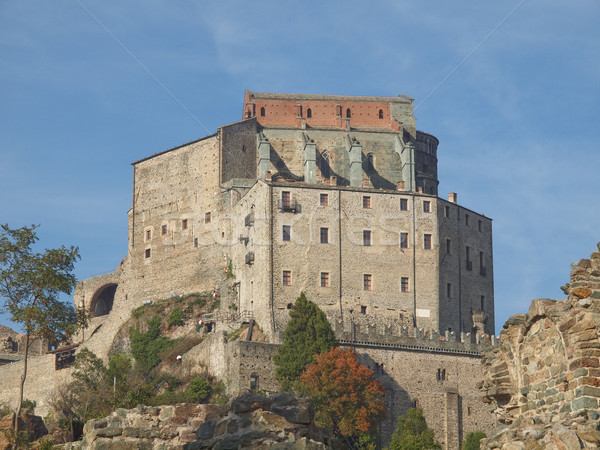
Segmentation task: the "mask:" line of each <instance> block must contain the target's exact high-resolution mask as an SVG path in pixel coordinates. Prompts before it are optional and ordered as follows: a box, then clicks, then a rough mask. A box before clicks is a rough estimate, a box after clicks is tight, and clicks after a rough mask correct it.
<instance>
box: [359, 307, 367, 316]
mask: <svg viewBox="0 0 600 450" xmlns="http://www.w3.org/2000/svg"><path fill="white" fill-rule="evenodd" d="M360 313H361V314H366V313H367V307H366V306H361V307H360Z"/></svg>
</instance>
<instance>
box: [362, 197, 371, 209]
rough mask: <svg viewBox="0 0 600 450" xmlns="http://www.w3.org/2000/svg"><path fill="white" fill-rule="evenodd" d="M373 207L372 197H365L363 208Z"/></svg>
mask: <svg viewBox="0 0 600 450" xmlns="http://www.w3.org/2000/svg"><path fill="white" fill-rule="evenodd" d="M370 207H371V197H369V196H368V195H365V196H363V208H366V209H369V208H370Z"/></svg>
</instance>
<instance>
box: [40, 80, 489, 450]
mask: <svg viewBox="0 0 600 450" xmlns="http://www.w3.org/2000/svg"><path fill="white" fill-rule="evenodd" d="M438 144H439V142H438V139H437V138H436V137H435V136H433V135H431V134H428V133H425V132H422V131H418V130H417V128H416V121H415V117H414V115H413V100H412V99H411V98H409V97H406V96H403V95H400V96H398V97H354V96H334V95H295V94H272V93H257V92H250V91H246V93H245V96H244V103H243V110H242V120H241V121H239V122H235V123H231V124H229V125H224V126H222V127H220V128H219V129H218V131H217V132H216V133H215V134H212V135H210V136H206V137H204V138H201V139H199V140H197V141H194V142H190V143H188V144H184V145H181V146H178V147H175V148H172V149H169V150H166V151H163V152H161V153H157V154H154V155H152V156H149V157H147V158H144V159H141V160H139V161H136V162H134V163H133V199H132V205H131V209H130V210H129V212H128V225H129V226H128V232H129V246H128V249H127V254H126V256H125V258H124V259H123V261H122V262H121V263H120V265H119V266H118V268H117V270H115V272H113V273H110V274H106V275H102V276H99V277H94V278H91V279H88V280H83V281H81V282H80V283H78V286H77V289H76V292H75V296H74V301H75V304H76V305H78V306H85V307H86V308H88V309H89V311H90V313H91V315H92V317H93V319H92V327H91V330H89V331H86V335H87V336H86V340H85V341H84V343H85V345H86V346H87V347H89V348H90V349H92V350H93V351H95V352H96V353H98V354H99V355H103V356H105V357H106V354H107V352H108V349H109V348H110V345H111V343H112V339H113V338H114V336H115V334H116V332H117V330H118V329H119V327H120V326H121V324H122V323H123V322H124V321H125V320H127V319H128V318H129V316H130V313H131V311H132V310H133V309H134V308H137V307H139V306H140V305H142V303H143V302H145V301H155V300H159V299H164V298H168V297H171V296H176V295H183V294H187V293H192V292H205V291H214V292H215V293H216V294H217V295H221V296H222V298H226V301H224V302H222V303H228V305H229V306H230V309H229V311H218V312H216V313H215V314H213V315H212V316H210V317H207V318H206V321H207V324H209V325H210V328H211V330H212V332H211V333H209V335H208V336H207V338H206V339H205V341H204V342H203V343H202V344H201V346H202V348H199V349H197V350H196V351H195V352H190V354H193V355H196V356H195V357H196V358H197V361H198V362H201V363H204V364H206V365H207V366H208V368H209V370H210V371H212V372H213V373H214V374H215V375H219V376H221V377H223V378H224V379H227V380H229V381H230V385H229V389H230V391H231V392H240V391H243V390H244V389H248V388H250V386H251V385H250V383H251V382H252V383H254V385H256V384H257V383H260V388H261V389H263V390H265V391H270V390H276V389H277V388H278V385H277V382H276V380H275V379H274V376H273V366H272V362H271V359H270V358H271V356H272V354H273V353H274V352H275V351H276V348H277V345H278V344H279V343H280V342H281V336H282V331H283V330H284V328H285V326H286V323H287V321H288V318H289V314H288V310H289V308H290V307H291V305H292V304H293V302H294V301H295V299H296V298H297V297H298V296H299V294H300V293H301V292H304V293H305V294H306V296H307V298H308V299H310V300H312V301H313V302H315V303H316V304H317V305H318V306H319V307H320V308H321V309H322V310H323V311H324V312H325V313H326V315H327V317H328V318H329V320H330V322H331V323H332V325H333V327H334V329H335V330H336V336H337V338H338V342H339V343H340V345H346V346H351V347H354V348H355V349H356V350H357V351H358V353H359V354H360V357H361V362H363V363H364V364H365V365H367V366H368V367H369V368H371V369H372V370H374V372H375V376H376V377H377V379H378V380H379V381H381V382H382V383H383V384H384V386H385V388H386V398H385V400H386V403H387V404H388V416H387V419H386V420H385V421H384V423H382V424H381V427H380V433H381V439H382V441H381V442H384V443H385V442H387V439H389V436H390V435H391V433H392V432H393V430H394V427H395V423H396V421H397V418H398V416H399V415H400V414H404V413H405V412H406V410H407V409H408V408H410V407H412V406H415V405H417V406H419V407H421V408H423V410H424V413H425V416H426V417H427V420H428V422H429V423H430V426H431V427H432V428H433V429H434V430H435V431H436V436H437V439H438V440H439V441H441V442H443V443H444V446H445V448H458V446H459V443H460V441H461V440H462V439H463V438H464V435H465V434H466V432H468V431H474V430H489V429H491V427H493V425H494V419H493V418H492V416H491V414H490V413H489V411H488V410H487V407H486V405H485V404H483V403H482V401H481V394H480V393H479V392H478V390H477V389H476V387H475V384H476V382H477V381H478V379H480V378H481V367H480V366H481V364H480V353H479V350H480V348H481V346H482V345H485V344H489V343H490V336H492V339H491V340H492V341H493V335H494V331H495V330H494V291H493V262H492V261H493V252H492V221H491V219H489V218H488V217H485V216H484V215H482V214H479V213H477V212H474V211H472V210H470V209H468V208H465V207H463V206H461V205H459V204H458V202H457V195H456V194H455V193H450V194H449V196H448V200H445V199H442V198H440V197H438V171H437V151H438ZM224 270H229V271H231V273H232V274H233V278H232V279H231V280H230V281H231V282H230V284H229V286H228V289H227V292H228V293H227V292H225V291H226V289H225V282H224V276H223V271H224ZM228 305H227V304H225V305H222V309H223V306H224V307H225V308H226V307H227V306H228ZM231 305H233V306H231ZM225 313H228V314H225ZM225 316H227V319H225ZM225 320H228V321H229V322H237V323H243V322H247V321H249V320H253V321H254V322H255V323H256V324H258V325H260V327H261V329H262V331H263V332H264V333H265V334H266V336H267V338H268V343H255V342H251V341H242V342H235V343H233V342H227V338H226V335H225V334H224V333H223V331H222V328H221V325H222V324H223V323H224V321H225ZM40 364H42V363H40ZM34 366H35V364H34ZM40 367H41V366H40ZM33 370H35V369H33ZM47 370H48V369H47ZM257 380H258V381H257Z"/></svg>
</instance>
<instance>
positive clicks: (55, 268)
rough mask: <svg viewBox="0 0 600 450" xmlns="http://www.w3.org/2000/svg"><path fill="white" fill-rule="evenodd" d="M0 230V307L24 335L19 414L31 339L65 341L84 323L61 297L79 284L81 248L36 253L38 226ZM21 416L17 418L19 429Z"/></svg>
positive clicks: (83, 317) (63, 248) (5, 227)
mask: <svg viewBox="0 0 600 450" xmlns="http://www.w3.org/2000/svg"><path fill="white" fill-rule="evenodd" d="M1 227H2V230H1V232H0V298H2V300H3V303H2V305H1V310H2V312H4V313H8V315H9V317H10V320H11V321H12V322H15V323H17V324H19V325H20V326H21V328H22V329H23V332H24V334H25V350H24V355H23V372H22V374H21V384H20V389H19V398H18V403H17V404H18V406H17V413H16V417H19V415H20V413H21V408H22V405H23V391H24V387H25V380H26V379H27V359H28V356H29V346H30V344H31V342H32V341H33V340H34V339H36V338H38V339H45V340H47V341H49V342H61V341H65V340H66V339H68V338H69V337H70V336H71V335H72V334H73V333H74V332H75V331H76V330H77V328H78V327H81V326H84V325H85V315H84V314H79V315H78V314H77V311H76V310H75V308H73V306H71V305H69V304H66V303H63V302H62V301H60V299H59V296H60V294H61V293H64V294H70V293H71V292H72V290H73V288H74V287H75V276H74V275H73V268H74V264H75V261H76V260H77V259H79V250H78V248H77V247H73V246H71V247H69V248H67V247H65V246H62V247H60V248H56V249H46V250H44V251H43V252H42V253H34V251H33V249H32V246H33V245H34V244H35V243H36V241H37V240H38V237H37V235H36V232H35V230H36V228H37V226H35V225H32V226H31V227H22V228H18V229H11V228H9V226H8V225H2V226H1ZM18 428H19V421H18V420H15V432H17V433H18Z"/></svg>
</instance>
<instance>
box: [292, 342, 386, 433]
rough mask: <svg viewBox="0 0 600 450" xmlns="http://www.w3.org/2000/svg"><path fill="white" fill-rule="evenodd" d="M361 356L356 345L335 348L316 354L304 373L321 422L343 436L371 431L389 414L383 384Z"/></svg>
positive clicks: (307, 392) (305, 387) (305, 391)
mask: <svg viewBox="0 0 600 450" xmlns="http://www.w3.org/2000/svg"><path fill="white" fill-rule="evenodd" d="M357 356H358V354H357V353H356V352H355V351H354V350H352V349H340V348H332V349H331V350H330V351H328V352H327V353H323V354H320V355H315V363H314V364H310V365H309V366H308V367H307V368H306V370H305V371H304V372H303V373H302V375H301V377H300V381H301V383H302V393H303V394H305V395H306V396H308V397H309V398H310V399H311V401H312V402H313V405H314V408H315V421H316V423H317V425H319V426H322V427H326V428H330V429H333V430H334V431H335V432H336V433H339V434H341V435H343V436H356V435H358V434H359V433H361V432H362V433H367V432H369V431H371V430H373V429H374V427H375V424H376V422H377V420H378V419H382V418H383V417H384V416H385V404H384V403H383V401H382V397H383V394H384V389H383V386H382V385H381V383H379V382H378V381H375V380H374V379H373V371H372V370H369V369H368V368H366V367H365V366H363V365H362V364H360V363H359V362H358V360H357Z"/></svg>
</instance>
